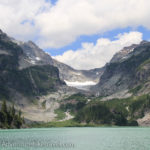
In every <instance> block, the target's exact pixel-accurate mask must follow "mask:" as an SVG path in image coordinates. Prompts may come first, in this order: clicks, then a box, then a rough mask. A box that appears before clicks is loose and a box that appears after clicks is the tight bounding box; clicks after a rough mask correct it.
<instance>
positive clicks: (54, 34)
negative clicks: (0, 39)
mask: <svg viewBox="0 0 150 150" xmlns="http://www.w3.org/2000/svg"><path fill="white" fill-rule="evenodd" d="M149 6H150V0H138V1H137V0H58V1H57V3H56V5H54V6H52V5H51V4H50V3H48V2H46V1H45V0H0V20H1V22H0V28H1V29H2V30H4V31H5V32H7V33H8V34H10V35H11V36H14V37H16V38H17V39H19V38H20V39H23V40H27V39H31V40H36V41H37V42H38V43H39V44H40V46H41V47H42V48H51V47H53V48H56V47H62V46H65V45H67V44H70V43H71V42H73V41H75V40H76V38H77V37H79V36H81V35H92V34H101V33H103V32H105V31H109V30H112V29H116V28H124V27H128V26H131V27H137V26H139V25H143V26H145V27H147V28H150V19H149V16H150V11H149ZM25 20H27V22H26V23H24V24H21V23H22V22H23V21H25ZM33 22H34V26H33V24H32V23H33Z"/></svg>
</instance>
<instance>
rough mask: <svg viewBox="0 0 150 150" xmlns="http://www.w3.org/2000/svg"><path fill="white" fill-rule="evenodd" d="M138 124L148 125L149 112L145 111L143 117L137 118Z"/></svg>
mask: <svg viewBox="0 0 150 150" xmlns="http://www.w3.org/2000/svg"><path fill="white" fill-rule="evenodd" d="M137 122H138V124H139V126H142V127H149V126H150V112H146V113H145V116H144V117H143V118H140V119H138V120H137Z"/></svg>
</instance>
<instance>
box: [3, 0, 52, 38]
mask: <svg viewBox="0 0 150 150" xmlns="http://www.w3.org/2000/svg"><path fill="white" fill-rule="evenodd" d="M50 7H51V4H50V3H46V2H45V0H0V20H1V21H0V28H1V29H2V30H4V32H6V33H8V34H9V35H11V36H13V37H15V38H17V39H20V40H29V39H32V40H33V39H34V38H35V37H37V36H38V30H39V29H38V28H37V27H36V25H35V26H34V25H33V23H34V22H35V18H36V16H38V15H39V14H41V13H42V12H43V11H44V10H47V9H49V8H50Z"/></svg>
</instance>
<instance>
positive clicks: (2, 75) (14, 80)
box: [0, 31, 65, 100]
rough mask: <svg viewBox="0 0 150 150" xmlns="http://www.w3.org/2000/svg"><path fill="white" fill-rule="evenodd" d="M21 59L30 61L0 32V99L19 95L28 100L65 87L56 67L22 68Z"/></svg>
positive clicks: (20, 49) (36, 66)
mask: <svg viewBox="0 0 150 150" xmlns="http://www.w3.org/2000/svg"><path fill="white" fill-rule="evenodd" d="M22 58H27V59H30V58H29V57H28V56H27V55H26V54H25V53H24V51H23V49H22V47H20V46H19V45H18V44H15V43H14V42H13V41H12V39H11V38H9V37H8V36H7V35H6V34H5V33H3V32H2V31H0V88H1V90H0V98H6V99H11V100H15V97H16V95H17V94H19V95H22V97H28V99H29V97H34V96H38V95H42V94H46V93H47V92H51V91H56V90H57V88H58V87H59V86H63V85H65V83H64V82H63V81H61V80H60V78H59V70H58V69H57V68H56V67H54V66H52V65H48V64H43V65H41V66H40V65H29V66H28V67H26V68H22V67H21V66H20V61H21V62H23V61H25V60H23V61H22V60H21V59H22ZM29 64H30V63H29ZM20 68H22V69H20Z"/></svg>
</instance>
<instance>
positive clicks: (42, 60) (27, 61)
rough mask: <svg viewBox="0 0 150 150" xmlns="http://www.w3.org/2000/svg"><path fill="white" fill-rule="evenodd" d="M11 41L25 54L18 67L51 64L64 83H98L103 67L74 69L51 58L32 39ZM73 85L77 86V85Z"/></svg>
mask: <svg viewBox="0 0 150 150" xmlns="http://www.w3.org/2000/svg"><path fill="white" fill-rule="evenodd" d="M12 41H13V42H15V43H16V44H17V45H18V46H20V47H21V48H22V50H23V52H24V54H25V55H22V56H21V57H20V59H19V69H24V68H27V67H30V66H35V65H39V66H40V65H47V64H49V65H53V66H55V67H57V68H58V69H59V76H60V79H61V80H63V81H66V83H70V82H71V83H72V82H74V83H76V82H78V83H79V84H81V85H84V84H85V83H89V82H92V83H93V84H96V83H98V81H99V78H100V76H101V75H102V73H103V71H104V68H97V69H92V70H76V69H74V68H72V67H70V66H68V65H66V64H64V63H61V62H59V61H57V60H55V59H53V58H52V57H51V56H50V55H49V54H48V53H46V52H44V51H43V50H42V49H40V48H39V47H38V46H37V45H36V44H35V43H33V42H32V41H28V42H20V41H16V40H14V39H12ZM69 85H70V84H69ZM75 87H78V85H77V86H75Z"/></svg>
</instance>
